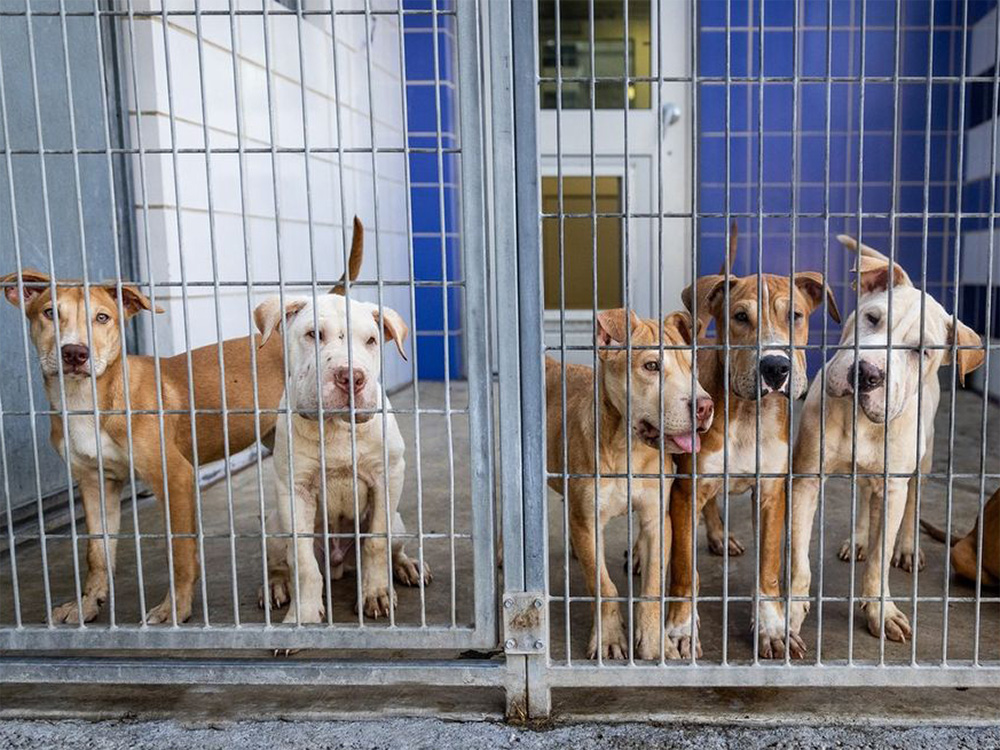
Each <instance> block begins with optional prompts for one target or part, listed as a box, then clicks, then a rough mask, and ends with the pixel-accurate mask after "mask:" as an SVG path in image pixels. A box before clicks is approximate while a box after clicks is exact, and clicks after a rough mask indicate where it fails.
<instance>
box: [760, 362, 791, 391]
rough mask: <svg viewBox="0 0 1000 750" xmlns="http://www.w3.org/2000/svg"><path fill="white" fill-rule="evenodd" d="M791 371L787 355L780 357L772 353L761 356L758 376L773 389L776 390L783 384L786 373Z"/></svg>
mask: <svg viewBox="0 0 1000 750" xmlns="http://www.w3.org/2000/svg"><path fill="white" fill-rule="evenodd" d="M791 371H792V363H791V362H790V361H789V359H788V357H780V356H777V355H774V354H769V355H768V356H766V357H761V360H760V376H761V377H762V378H763V379H764V382H765V383H766V384H767V385H768V386H770V387H771V388H773V389H774V390H778V389H779V388H781V386H783V385H784V384H785V381H786V380H787V379H788V373H790V372H791Z"/></svg>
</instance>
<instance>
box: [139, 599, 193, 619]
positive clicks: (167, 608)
mask: <svg viewBox="0 0 1000 750" xmlns="http://www.w3.org/2000/svg"><path fill="white" fill-rule="evenodd" d="M189 617H191V601H190V600H187V601H186V602H184V601H182V602H178V603H177V622H179V623H180V622H187V620H188V618H189ZM165 622H173V606H172V600H171V598H170V594H167V597H166V599H164V600H163V601H162V602H160V603H159V604H157V605H156V606H155V607H153V608H152V609H151V610H149V612H147V613H146V624H147V625H161V624H163V623H165Z"/></svg>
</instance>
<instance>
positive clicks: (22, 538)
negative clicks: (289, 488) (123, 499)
mask: <svg viewBox="0 0 1000 750" xmlns="http://www.w3.org/2000/svg"><path fill="white" fill-rule="evenodd" d="M0 528H3V526H0ZM389 536H390V535H389V534H388V532H386V533H384V534H375V533H372V532H370V531H362V532H359V533H357V534H355V533H354V532H353V531H351V532H333V531H331V532H329V533H326V534H324V533H322V532H306V531H297V532H295V533H294V534H292V532H290V531H288V532H285V531H275V532H270V531H269V532H267V535H266V537H267V538H268V539H293V538H297V539H310V538H311V539H352V540H353V539H387V538H388V537H389ZM391 536H392V538H393V539H449V540H450V539H471V538H472V535H471V534H463V533H462V532H459V531H456V532H455V533H454V534H452V533H450V532H447V531H425V532H424V533H423V534H417V533H414V532H406V533H399V532H397V531H394V532H392V535H391ZM40 538H41V534H35V533H26V534H21V533H18V534H16V539H17V542H18V544H20V543H21V542H26V541H29V540H32V539H40ZM45 538H46V539H127V540H128V539H136V538H139V539H152V540H161V541H165V540H166V539H167V535H166V534H162V533H161V534H157V533H153V532H146V533H139V534H137V533H135V532H127V533H126V532H118V533H117V534H110V533H108V534H104V533H101V534H85V533H83V532H77V534H76V536H73V535H71V534H60V533H53V532H51V531H46V532H45ZM170 538H171V539H225V540H227V541H228V540H230V539H254V540H257V541H259V540H260V534H259V533H258V534H247V533H240V532H234V533H232V534H230V533H228V532H227V533H225V534H213V533H211V532H208V531H205V532H202V533H201V534H182V533H180V532H177V531H173V532H171V533H170Z"/></svg>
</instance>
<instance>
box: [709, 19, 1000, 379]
mask: <svg viewBox="0 0 1000 750" xmlns="http://www.w3.org/2000/svg"><path fill="white" fill-rule="evenodd" d="M831 3H832V4H831V5H828V4H827V3H826V2H821V1H820V0H798V2H795V0H763V2H759V1H758V2H750V1H749V0H729V9H730V11H729V12H730V17H729V40H730V55H731V65H730V75H731V77H735V78H740V77H744V78H749V79H751V80H743V81H736V82H732V83H731V85H730V86H729V95H730V100H729V117H728V122H729V135H728V146H729V158H730V163H729V180H730V185H729V196H728V197H729V204H728V206H727V205H726V164H725V158H726V142H727V138H726V121H727V117H726V88H727V87H726V84H725V82H722V81H719V82H713V81H703V82H701V83H700V84H699V106H700V115H699V116H700V120H699V122H700V128H699V146H698V148H699V154H698V169H699V180H700V192H699V206H698V209H699V212H703V213H725V212H727V211H729V212H730V213H734V214H737V219H736V220H737V222H738V224H739V230H740V246H739V250H738V254H739V257H738V261H737V265H736V268H737V271H738V272H740V273H749V272H753V271H755V270H756V267H757V249H758V241H759V238H760V236H761V235H762V237H763V265H764V270H765V272H773V273H787V272H788V270H789V267H790V264H791V254H792V252H793V250H794V253H795V267H796V269H798V270H805V269H816V270H822V268H823V253H824V246H825V244H826V242H827V240H829V272H830V273H829V280H830V282H831V284H832V285H833V286H834V289H835V292H836V295H837V298H838V302H840V304H841V308H842V309H848V310H849V309H851V308H852V306H853V292H852V291H851V289H850V282H851V278H850V268H851V266H852V263H853V260H852V258H851V257H850V256H849V255H848V253H847V252H846V251H845V250H843V249H842V248H841V246H840V245H839V244H838V243H837V242H836V241H835V239H834V237H835V236H836V235H837V234H838V233H841V232H846V233H851V234H855V235H857V234H858V232H859V226H858V224H859V217H858V213H859V205H860V210H861V212H862V213H863V214H865V216H864V217H862V218H861V228H860V231H861V232H862V234H863V238H864V241H865V242H866V243H867V244H870V245H872V246H874V247H876V248H879V249H881V250H883V251H885V252H887V253H888V250H889V239H890V219H889V217H888V216H887V214H888V213H889V212H890V210H891V209H893V208H894V209H895V211H896V213H897V214H900V213H902V214H916V216H902V217H900V216H897V218H896V227H895V232H896V257H897V258H898V259H899V261H900V262H901V263H902V264H903V265H904V266H905V267H906V268H907V270H908V271H909V273H910V274H911V276H913V277H914V278H915V279H916V278H920V277H921V274H922V271H923V265H924V263H923V233H924V222H923V218H922V216H921V214H922V212H923V211H924V208H925V206H926V209H927V211H928V212H930V213H931V214H935V213H942V214H948V213H949V212H954V210H955V205H956V202H957V198H958V191H957V189H956V183H957V180H958V177H959V169H958V146H959V132H960V127H959V124H958V119H959V117H958V109H959V108H958V104H959V85H958V83H957V82H953V81H943V82H935V83H934V84H933V85H932V86H930V87H928V85H927V82H926V81H924V80H920V81H908V80H906V79H905V78H904V81H902V82H899V83H898V99H897V90H896V87H895V86H894V84H893V82H892V80H876V81H866V82H865V84H864V87H863V88H862V84H861V83H860V82H859V81H858V78H859V76H860V74H861V72H862V69H861V64H862V42H863V46H864V75H865V76H874V77H885V78H888V79H891V78H892V77H893V75H894V73H895V72H896V70H897V65H898V72H899V75H901V76H904V77H905V76H916V77H926V76H927V75H928V73H929V72H930V71H931V69H932V67H933V74H934V75H937V76H958V74H959V72H960V70H961V68H962V56H961V54H962V43H961V42H962V33H961V25H962V12H963V6H962V4H961V2H959V1H958V0H954V1H952V0H938V2H936V3H934V17H933V30H932V28H931V26H932V24H931V21H932V19H931V14H930V8H931V6H930V3H928V2H926V1H925V0H899V3H897V2H893V1H891V0H869V2H862V0H831ZM988 6H989V4H988V3H985V2H984V3H978V2H975V1H974V2H973V3H971V4H970V5H969V19H968V20H969V24H970V26H971V24H972V23H973V22H974V21H975V20H976V18H978V17H980V16H981V15H982V14H983V13H984V12H985V9H986V8H988ZM698 8H699V28H700V39H699V45H700V47H699V73H700V75H701V76H718V77H724V76H725V75H726V34H727V22H726V3H725V0H707V1H704V2H701V3H699V6H698ZM828 11H829V14H830V15H829V16H828ZM863 12H864V14H865V17H864V19H862V13H863ZM761 13H763V19H762V18H761V15H760V14H761ZM897 14H898V17H899V20H900V27H899V34H898V37H899V44H898V49H897V33H896V20H897ZM831 19H832V25H831V24H830V20H831ZM862 20H863V22H862ZM761 21H763V24H762V26H763V72H764V76H765V78H767V77H780V78H782V79H788V80H778V81H767V80H765V82H764V83H763V121H762V122H761V121H760V119H759V116H760V115H759V111H758V110H759V107H760V94H761V89H760V86H761V84H760V83H759V82H758V81H756V80H753V79H755V78H756V77H757V76H759V74H760V65H761V57H760V48H759V46H758V41H759V39H760V29H761ZM862 27H863V28H864V34H863V37H862ZM794 29H797V32H796V31H795V30H794ZM828 48H829V51H828ZM897 52H898V54H897ZM828 67H829V75H828ZM830 75H832V78H833V79H834V80H833V82H831V83H827V82H826V80H825V79H826V78H827V77H829V76H830ZM792 76H798V77H799V78H800V80H799V83H798V93H797V102H796V99H795V97H796V93H795V85H794V83H793V82H792V80H791V78H792ZM814 79H821V80H814ZM852 79H853V80H852ZM928 96H929V97H930V108H929V109H930V112H929V114H930V116H929V121H928ZM862 97H863V111H864V116H863V119H862ZM828 98H829V106H828V105H827V100H828ZM796 111H797V113H798V114H797V122H796V117H795V112H796ZM828 128H829V139H828V138H827V129H828ZM761 136H762V140H763V143H762V146H763V149H762V150H763V166H762V167H761V165H760V164H759V163H758V159H759V153H758V148H759V147H760V146H761V142H760V139H761ZM928 138H929V145H930V149H929V159H928V160H927V162H926V163H925V146H926V145H927V144H928ZM894 153H895V154H896V157H895V170H894ZM793 164H794V169H793ZM894 172H895V174H894ZM894 177H895V181H894ZM925 183H926V187H927V190H926V193H927V198H926V201H925V197H924V196H925ZM894 188H895V196H894V195H893V193H894ZM968 199H969V196H968V194H966V195H965V196H964V198H963V202H965V201H966V200H968ZM758 208H760V209H762V211H763V213H764V214H765V218H764V219H763V221H762V222H761V224H762V226H759V225H758V222H757V219H756V216H754V217H753V218H750V217H739V216H738V215H739V214H756V212H757V211H758ZM793 208H794V210H795V212H796V213H798V214H804V215H801V216H799V217H798V218H797V220H796V223H795V227H794V234H793V223H792V220H791V219H790V218H787V217H768V216H767V214H786V213H791V212H792V210H793ZM825 211H829V212H830V213H832V214H841V215H834V216H831V217H830V218H829V224H828V225H827V224H826V220H825V219H824V218H823V214H824V212H825ZM869 214H875V215H869ZM827 226H828V228H827ZM725 229H726V220H725V219H723V218H708V217H706V218H701V219H700V220H699V226H698V237H699V241H700V250H701V268H700V269H699V272H701V273H705V272H713V273H714V272H716V271H717V270H718V268H719V266H720V264H721V261H722V258H723V257H724V246H725V240H724V238H725ZM955 232H956V226H955V221H954V218H953V217H949V216H940V217H939V216H933V215H932V216H931V217H930V218H928V220H927V249H926V275H927V285H928V290H929V291H931V293H932V294H934V295H935V296H936V297H937V298H938V299H940V300H941V301H942V302H943V303H944V304H945V306H946V307H947V308H948V309H949V310H950V309H951V306H952V304H953V299H952V298H953V296H954V295H953V282H954V274H955V269H954V267H953V265H954V264H953V255H954V252H953V251H954V237H955ZM830 324H831V329H830V330H832V331H833V332H834V335H836V331H837V329H836V326H834V325H833V324H832V321H831V323H830ZM812 326H813V328H814V331H815V330H816V329H819V328H820V327H821V326H822V321H821V320H820V318H819V316H818V315H814V316H813V318H812ZM812 340H813V341H814V342H817V341H818V340H819V337H818V335H816V334H815V333H814V336H813V339H812ZM819 358H820V354H819V353H818V352H816V353H815V356H812V357H810V362H811V365H812V367H815V366H816V365H817V364H818V362H819Z"/></svg>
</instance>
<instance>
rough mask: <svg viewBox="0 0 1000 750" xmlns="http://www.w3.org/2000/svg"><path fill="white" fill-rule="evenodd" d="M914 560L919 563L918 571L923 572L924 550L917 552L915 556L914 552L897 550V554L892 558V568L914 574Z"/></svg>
mask: <svg viewBox="0 0 1000 750" xmlns="http://www.w3.org/2000/svg"><path fill="white" fill-rule="evenodd" d="M914 558H916V561H917V566H916V567H917V570H923V569H924V551H923V550H922V549H921V550H917V552H916V554H914V552H913V550H905V551H904V550H902V549H899V550H896V552H895V553H894V554H893V556H892V567H894V568H900V569H902V570H905V571H906V572H907V573H912V572H913V560H914Z"/></svg>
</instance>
